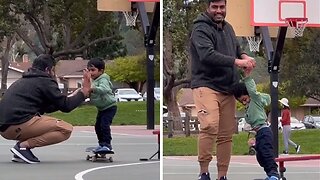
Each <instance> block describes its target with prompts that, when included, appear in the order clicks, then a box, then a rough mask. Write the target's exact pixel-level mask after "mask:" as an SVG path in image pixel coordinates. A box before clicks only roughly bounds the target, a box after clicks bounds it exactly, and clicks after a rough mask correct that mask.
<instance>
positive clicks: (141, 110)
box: [49, 101, 160, 126]
mask: <svg viewBox="0 0 320 180" xmlns="http://www.w3.org/2000/svg"><path fill="white" fill-rule="evenodd" d="M154 109H155V111H154V112H155V124H159V122H160V102H159V101H155V104H154ZM49 115H50V116H53V117H56V118H59V119H62V120H65V121H67V122H69V123H71V124H72V125H74V126H92V125H94V123H95V118H96V115H97V109H96V108H95V107H94V106H92V105H82V106H80V107H78V108H76V109H74V110H73V111H72V112H70V113H62V112H60V111H58V112H54V113H51V114H49ZM146 124H147V104H146V101H139V102H136V101H135V102H119V103H118V111H117V114H116V116H115V118H114V119H113V123H112V125H146Z"/></svg>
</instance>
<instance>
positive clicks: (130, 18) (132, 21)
mask: <svg viewBox="0 0 320 180" xmlns="http://www.w3.org/2000/svg"><path fill="white" fill-rule="evenodd" d="M122 13H123V14H124V17H125V18H126V25H127V26H136V20H137V17H138V15H139V12H138V11H132V12H129V11H122Z"/></svg>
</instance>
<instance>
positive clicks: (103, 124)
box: [95, 106, 117, 147]
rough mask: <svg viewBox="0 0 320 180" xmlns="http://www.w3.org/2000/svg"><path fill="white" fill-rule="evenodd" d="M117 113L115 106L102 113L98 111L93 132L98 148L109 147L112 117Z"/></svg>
mask: <svg viewBox="0 0 320 180" xmlns="http://www.w3.org/2000/svg"><path fill="white" fill-rule="evenodd" d="M116 112H117V106H112V107H110V108H108V109H105V110H103V111H98V115H97V118H96V124H95V131H96V134H97V138H98V142H99V145H100V146H108V147H109V146H110V145H111V140H112V137H111V129H110V126H111V124H112V120H113V117H114V116H115V114H116Z"/></svg>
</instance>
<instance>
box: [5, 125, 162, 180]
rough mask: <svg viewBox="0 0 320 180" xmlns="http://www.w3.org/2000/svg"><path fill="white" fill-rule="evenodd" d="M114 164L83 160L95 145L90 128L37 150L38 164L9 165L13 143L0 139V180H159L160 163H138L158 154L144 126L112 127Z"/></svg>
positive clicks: (154, 160) (151, 137) (80, 130)
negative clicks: (87, 150)
mask: <svg viewBox="0 0 320 180" xmlns="http://www.w3.org/2000/svg"><path fill="white" fill-rule="evenodd" d="M111 128H112V134H113V141H112V142H113V147H114V150H115V155H114V158H113V159H114V162H112V163H105V162H91V161H87V160H86V153H85V149H86V148H87V147H89V146H97V138H96V135H95V133H94V128H93V127H75V128H74V131H73V133H72V136H71V138H70V139H68V140H67V141H65V142H63V143H60V144H56V145H52V146H47V147H41V148H36V149H34V150H33V152H34V154H35V155H36V156H37V157H38V158H39V159H40V161H41V162H40V163H38V164H25V163H14V162H11V157H12V153H11V152H10V148H11V147H13V146H14V144H15V142H14V141H7V140H5V139H3V138H0V169H1V179H6V180H9V179H30V180H31V179H32V180H43V179H47V180H57V179H59V180H72V179H74V180H105V179H119V180H120V179H131V180H141V179H160V161H159V160H157V158H156V157H155V158H153V159H152V160H151V161H140V158H149V157H150V156H151V155H152V154H154V152H156V151H157V148H158V143H157V137H156V136H155V135H153V134H152V130H146V127H145V126H114V127H113V126H112V127H111Z"/></svg>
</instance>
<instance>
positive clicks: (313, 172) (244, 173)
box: [163, 170, 320, 175]
mask: <svg viewBox="0 0 320 180" xmlns="http://www.w3.org/2000/svg"><path fill="white" fill-rule="evenodd" d="M261 173H263V170H262V172H249V171H246V172H228V174H232V175H247V174H250V175H257V174H258V175H259V174H261ZM210 174H217V173H210ZM286 174H320V173H319V172H315V171H309V172H306V171H295V172H286ZM163 175H199V173H185V172H181V173H165V172H164V173H163Z"/></svg>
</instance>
